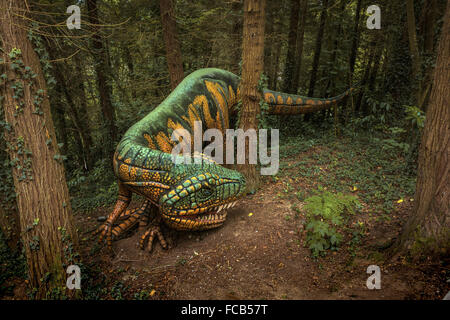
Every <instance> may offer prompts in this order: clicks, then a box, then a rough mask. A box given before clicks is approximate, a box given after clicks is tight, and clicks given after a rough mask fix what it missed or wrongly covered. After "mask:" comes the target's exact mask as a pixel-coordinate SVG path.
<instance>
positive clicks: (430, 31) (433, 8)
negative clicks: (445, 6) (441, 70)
mask: <svg viewBox="0 0 450 320" xmlns="http://www.w3.org/2000/svg"><path fill="white" fill-rule="evenodd" d="M437 8H438V5H437V0H427V1H426V3H425V5H424V9H423V10H424V14H423V16H424V20H425V21H424V23H423V29H424V53H425V57H424V61H432V60H433V59H432V57H433V56H434V29H435V24H436V18H437V16H438V14H437ZM424 69H425V74H424V76H423V79H422V83H421V85H420V87H421V90H422V91H421V93H420V99H419V105H418V107H419V108H420V109H422V110H426V105H427V98H428V97H429V92H430V91H431V90H430V89H431V85H432V78H433V70H434V67H433V65H432V64H431V63H427V64H426V65H425V66H424Z"/></svg>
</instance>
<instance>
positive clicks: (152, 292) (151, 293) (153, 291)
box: [150, 289, 156, 297]
mask: <svg viewBox="0 0 450 320" xmlns="http://www.w3.org/2000/svg"><path fill="white" fill-rule="evenodd" d="M155 292H156V290H155V289H153V290H152V291H151V292H150V297H153V296H154V295H155Z"/></svg>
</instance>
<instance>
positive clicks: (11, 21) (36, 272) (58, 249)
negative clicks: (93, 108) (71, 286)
mask: <svg viewBox="0 0 450 320" xmlns="http://www.w3.org/2000/svg"><path fill="white" fill-rule="evenodd" d="M0 7H1V8H2V10H0V36H1V42H2V53H1V57H2V60H3V61H4V63H5V64H6V65H7V66H8V68H6V70H5V74H6V81H4V82H3V84H2V85H1V92H0V95H2V96H4V101H3V107H4V112H5V121H6V122H8V123H9V124H10V130H7V134H6V140H7V143H8V148H7V151H8V154H9V157H10V160H11V162H12V163H13V178H14V186H15V191H16V194H17V207H18V210H19V214H20V225H21V234H22V241H23V244H24V249H25V253H26V257H27V263H28V274H29V279H30V282H31V285H32V286H33V287H34V288H36V289H37V291H36V293H37V297H46V296H50V297H55V295H58V294H60V293H61V292H64V291H65V288H66V276H67V275H66V271H65V266H67V265H68V264H72V263H73V257H71V256H70V253H69V252H70V251H69V250H66V249H67V248H68V247H69V246H71V245H75V246H76V244H77V235H76V232H75V230H74V227H73V222H72V212H71V206H70V198H69V192H68V188H67V184H66V181H65V174H64V166H63V164H62V161H61V159H60V155H59V151H58V144H57V141H56V138H55V130H54V126H53V121H52V117H51V115H50V105H49V100H48V98H47V92H46V84H45V80H44V77H43V73H42V70H41V66H40V62H39V59H38V56H37V55H36V53H35V51H34V49H33V47H32V45H31V42H30V40H29V39H28V35H27V32H26V26H27V23H28V20H27V15H28V14H29V12H28V9H27V7H26V5H25V2H24V1H16V0H1V1H0Z"/></svg>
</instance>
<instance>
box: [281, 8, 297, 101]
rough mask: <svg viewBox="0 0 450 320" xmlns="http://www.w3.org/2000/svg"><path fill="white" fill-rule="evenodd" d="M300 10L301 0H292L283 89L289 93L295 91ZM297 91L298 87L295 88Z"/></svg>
mask: <svg viewBox="0 0 450 320" xmlns="http://www.w3.org/2000/svg"><path fill="white" fill-rule="evenodd" d="M299 11H300V0H291V15H290V20H289V35H288V49H287V54H286V63H285V65H284V82H283V89H282V90H283V91H284V92H289V93H295V92H294V88H293V86H292V82H293V77H294V73H295V71H294V70H295V65H296V63H295V60H296V56H295V53H296V48H297V35H298V20H299V19H298V18H299V17H298V14H299ZM295 91H297V88H295Z"/></svg>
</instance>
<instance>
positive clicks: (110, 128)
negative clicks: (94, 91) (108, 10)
mask: <svg viewBox="0 0 450 320" xmlns="http://www.w3.org/2000/svg"><path fill="white" fill-rule="evenodd" d="M87 8H88V11H89V12H88V15H89V22H90V23H91V24H92V28H94V33H93V35H92V49H93V50H92V51H93V58H94V61H95V72H96V74H97V86H98V93H99V100H100V106H101V110H102V114H103V117H104V121H105V125H106V128H107V132H106V133H105V135H104V137H103V139H104V143H103V144H104V145H105V147H106V150H105V151H106V153H105V154H106V155H107V156H111V158H112V155H113V153H114V148H115V142H116V141H117V127H116V124H115V116H114V108H113V105H112V100H111V93H112V89H111V84H110V81H109V80H110V79H109V76H110V72H109V67H108V56H107V51H106V48H105V44H104V43H103V39H102V36H101V35H100V27H99V25H100V23H99V19H98V8H97V0H87Z"/></svg>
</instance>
